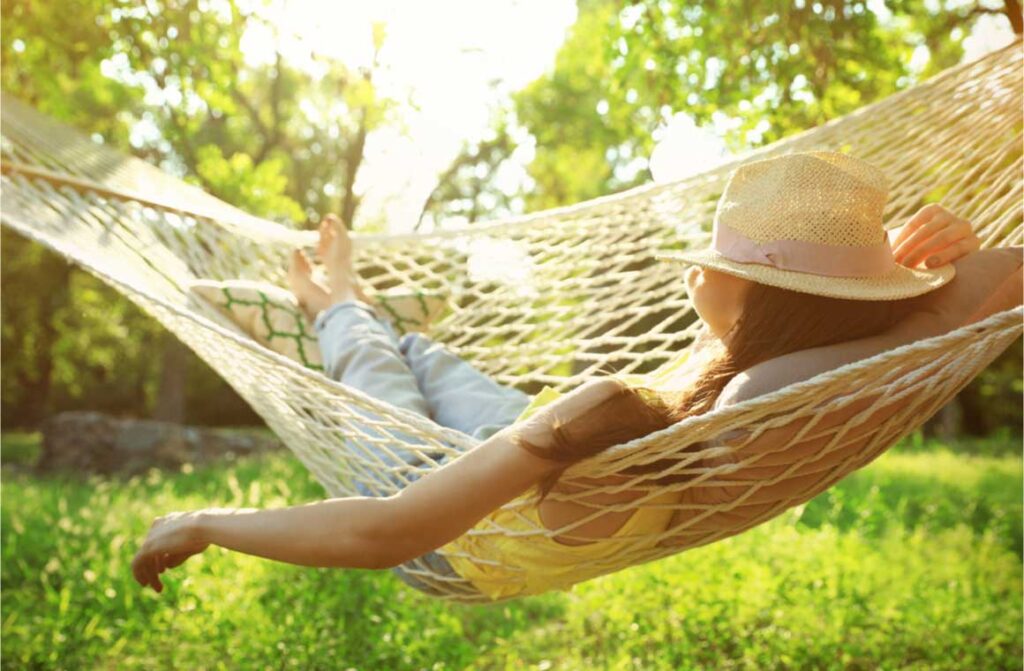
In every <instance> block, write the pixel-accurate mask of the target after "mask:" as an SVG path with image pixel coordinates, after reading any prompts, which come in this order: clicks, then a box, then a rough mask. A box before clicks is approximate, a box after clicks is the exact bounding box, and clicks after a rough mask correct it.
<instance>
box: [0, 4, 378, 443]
mask: <svg viewBox="0 0 1024 671" xmlns="http://www.w3.org/2000/svg"><path fill="white" fill-rule="evenodd" d="M0 11H2V19H3V21H2V23H0V55H2V58H3V68H2V69H0V82H2V85H3V88H4V91H5V93H7V94H12V95H15V96H17V97H19V98H21V99H23V100H25V101H27V102H28V103H30V104H31V105H33V106H35V107H36V108H37V109H39V110H40V111H42V112H44V113H47V114H50V115H52V116H54V117H56V118H58V119H60V120H62V121H65V122H68V123H71V124H72V125H74V126H76V127H78V128H79V129H81V130H83V131H85V132H87V133H90V134H93V136H94V137H96V138H98V139H101V140H102V141H103V142H106V143H108V144H110V145H112V146H114V147H117V148H119V149H121V150H125V151H131V152H133V153H134V154H136V155H137V156H140V157H142V158H145V159H147V160H150V161H151V162H154V163H157V164H159V165H160V166H161V167H163V168H164V169H167V170H170V171H171V172H174V173H177V174H179V175H181V176H182V177H184V178H185V179H187V180H189V181H191V182H193V183H196V184H198V185H200V186H201V187H203V188H204V189H206V190H208V191H210V192H211V193H213V194H214V195H217V196H219V197H221V198H223V199H224V200H227V201H228V202H231V203H233V204H235V205H238V206H240V207H242V208H244V209H246V210H248V211H250V212H252V213H253V214H256V215H259V216H265V217H270V218H274V219H278V220H280V221H282V222H286V223H288V222H303V221H304V220H307V219H311V220H313V221H316V220H318V219H319V218H320V216H321V215H322V214H324V213H326V212H328V211H340V212H342V214H343V217H344V218H345V221H346V223H347V224H348V225H349V226H352V224H353V222H354V220H355V216H356V211H357V209H358V205H359V199H358V195H357V194H356V193H355V189H354V185H355V181H356V175H357V173H358V170H359V167H360V166H361V163H362V159H363V151H364V147H365V144H366V140H367V137H368V135H369V134H371V133H372V132H374V131H375V130H376V129H377V128H380V127H382V126H385V125H387V124H390V123H393V122H394V121H395V115H394V113H393V109H394V106H395V103H394V101H392V100H390V99H388V98H385V97H381V96H380V95H379V94H378V93H377V91H376V89H375V87H374V84H373V76H374V68H375V67H376V66H377V64H378V62H377V59H376V58H375V59H374V61H373V64H372V65H371V66H370V67H369V68H363V69H352V68H349V67H347V66H345V65H344V64H342V63H338V62H335V61H331V60H329V59H324V58H322V57H320V56H318V55H316V54H313V55H312V58H311V63H313V65H312V66H311V65H309V64H306V66H305V67H299V66H297V65H295V64H292V63H289V62H288V61H287V60H286V59H285V58H284V57H283V56H282V49H281V48H280V47H281V44H282V41H283V40H286V39H288V38H287V36H281V35H278V34H276V32H275V31H274V28H273V26H269V25H268V24H267V22H266V20H265V19H264V18H263V17H262V15H261V14H260V13H259V11H258V9H253V8H252V6H251V5H249V4H245V5H243V4H242V3H236V2H233V1H231V2H226V3H220V4H218V5H216V6H215V7H208V6H206V4H205V3H201V2H199V1H198V0H154V1H152V2H147V3H145V4H143V5H131V4H125V3H123V2H119V1H118V0H84V1H83V2H76V3H64V4H60V3H43V4H40V3H30V2H28V1H27V0H11V2H6V3H4V4H3V6H2V9H0ZM250 29H253V30H262V31H263V34H264V35H267V34H269V36H270V38H269V44H270V45H271V47H272V48H271V49H270V50H269V52H268V53H264V54H262V55H263V59H262V60H259V59H257V60H256V61H255V62H254V61H253V58H252V54H248V53H246V52H245V50H244V49H243V47H242V39H243V37H244V36H245V35H246V32H247V31H248V30H250ZM384 38H385V34H384V31H383V27H382V26H378V27H376V28H375V29H374V49H375V51H376V52H377V53H379V51H380V49H381V47H382V45H383V42H384ZM257 55H259V54H257ZM0 251H2V254H3V270H4V277H5V282H4V288H3V302H2V311H3V320H4V329H3V352H4V398H3V419H4V421H5V422H7V423H8V424H7V425H8V426H11V425H17V424H21V425H29V426H31V425H34V424H36V423H37V422H38V421H39V420H40V419H41V418H42V417H44V416H45V415H46V414H47V413H48V412H50V411H52V410H55V409H60V408H63V407H73V406H75V405H76V404H79V403H82V402H83V399H84V398H88V399H89V405H90V406H91V407H97V408H98V407H102V406H105V405H106V404H105V402H104V398H109V399H111V400H113V399H115V398H116V399H119V401H118V402H119V403H121V402H123V405H121V406H118V407H123V408H124V409H127V410H129V411H131V412H133V413H136V414H144V413H147V412H155V414H157V415H158V416H160V417H162V418H165V419H178V420H180V419H181V418H182V415H183V412H184V406H185V404H186V403H187V404H188V405H189V407H196V406H197V405H198V406H202V405H203V404H195V403H194V402H190V401H189V399H188V394H183V393H181V392H182V390H189V392H188V393H192V392H191V390H198V389H203V390H206V391H205V392H203V393H210V394H216V395H230V394H229V390H228V389H227V388H226V387H225V386H224V385H223V383H220V384H219V385H213V384H210V383H209V382H208V381H206V380H205V378H204V379H202V380H196V379H190V380H188V382H187V384H186V380H185V378H184V375H185V371H186V369H188V370H193V371H196V373H195V374H197V375H200V376H209V375H212V373H211V372H209V371H207V370H206V369H205V368H204V367H203V366H202V364H201V363H200V362H199V361H198V359H196V358H195V357H194V356H192V355H188V356H187V357H185V356H184V351H183V349H182V346H181V345H180V344H179V343H177V341H176V340H174V339H173V338H168V337H164V336H162V335H161V334H162V333H163V331H162V329H161V328H160V327H159V325H157V324H156V323H155V322H153V321H152V320H149V319H148V318H147V317H145V316H144V315H142V313H141V312H139V311H138V310H136V309H135V308H134V306H132V305H131V304H130V303H129V302H128V301H127V300H126V299H124V298H123V297H121V296H119V295H117V294H116V293H115V292H113V291H112V290H109V289H107V288H105V287H101V286H100V285H99V284H98V283H96V282H95V280H94V279H93V278H91V277H89V276H86V275H84V274H83V273H82V272H81V271H79V270H78V269H68V268H67V266H65V265H63V261H61V260H60V259H58V257H56V256H54V255H52V254H49V253H48V252H44V251H42V250H40V249H38V248H37V247H35V246H34V245H33V244H30V243H27V242H25V241H23V240H20V239H19V238H17V237H16V236H13V235H9V234H7V233H6V232H5V236H4V244H3V248H2V250H0ZM8 271H10V272H8ZM19 283H23V284H24V286H25V290H24V291H19V292H15V291H14V290H12V289H13V287H15V286H17V285H18V284H19ZM37 287H47V289H48V290H47V293H46V296H45V297H44V298H42V299H41V297H40V295H39V293H38V290H37V289H36V288H37ZM97 292H98V293H97ZM95 295H98V296H100V297H101V300H96V301H95V302H93V301H91V300H88V301H87V300H84V299H85V298H86V297H89V298H92V297H94V296H95ZM84 305H90V306H91V308H90V309H94V310H98V311H100V314H102V315H104V316H105V317H110V318H109V319H98V318H93V317H94V316H95V315H89V314H85V313H84V312H82V310H81V308H82V306H84ZM72 315H74V316H76V317H80V318H81V319H79V320H77V321H76V319H74V318H72ZM76 329H77V330H76ZM72 330H74V332H73V333H72ZM112 333H120V336H119V337H121V338H123V339H124V340H125V346H124V347H123V348H121V351H120V352H119V354H118V356H119V359H118V361H117V362H116V369H114V370H112V369H111V367H110V366H111V365H112V364H111V362H110V361H109V360H108V359H107V358H105V356H106V355H105V354H104V353H105V352H106V350H105V349H104V347H102V346H101V343H104V342H107V337H108V336H109V335H110V334H112ZM141 343H147V344H149V343H164V344H163V349H164V351H163V352H162V353H161V352H158V351H157V352H154V351H152V349H151V348H152V345H148V347H149V348H150V349H149V350H147V349H146V348H139V347H135V345H138V344H141ZM183 360H184V363H183ZM161 362H163V365H161ZM72 364H73V365H72ZM66 370H68V371H69V370H78V371H79V372H81V371H89V370H92V371H95V372H96V375H95V376H92V375H89V374H84V373H83V374H80V375H79V377H77V378H76V377H75V376H74V375H73V374H71V373H68V374H67V375H64V374H63V373H61V372H60V371H66ZM129 387H130V388H131V393H121V392H120V391H118V390H119V389H126V388H129ZM230 396H231V397H232V398H233V399H234V400H232V401H230V402H228V403H227V405H228V406H234V407H236V408H237V407H239V403H240V402H239V403H236V402H235V401H237V398H236V397H233V395H230ZM113 405H114V406H117V404H116V403H115V404H113ZM235 417H245V418H246V419H248V420H250V421H251V419H252V418H253V416H252V414H251V412H249V413H247V414H246V413H244V412H243V413H241V414H240V413H238V412H235ZM227 419H228V420H229V421H230V417H228V418H227Z"/></svg>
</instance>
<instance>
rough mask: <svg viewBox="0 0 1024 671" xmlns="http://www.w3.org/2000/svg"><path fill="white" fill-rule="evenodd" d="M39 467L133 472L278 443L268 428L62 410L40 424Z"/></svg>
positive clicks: (267, 447)
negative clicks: (213, 425)
mask: <svg viewBox="0 0 1024 671" xmlns="http://www.w3.org/2000/svg"><path fill="white" fill-rule="evenodd" d="M41 431H42V434H43V444H42V453H41V455H40V457H39V462H38V463H37V464H36V469H37V470H38V471H40V472H52V471H77V472H81V473H83V474H84V473H102V474H110V473H139V472H143V471H145V470H147V469H149V468H152V467H157V468H166V469H178V468H180V467H181V466H182V465H183V464H186V463H192V464H201V463H205V462H209V461H212V460H214V459H220V458H225V457H228V458H230V457H235V456H242V455H246V454H254V453H258V452H266V451H268V450H274V449H280V448H281V447H283V446H282V444H281V442H280V440H278V439H277V437H275V436H274V435H273V434H270V433H265V434H260V433H255V432H242V431H238V430H231V429H209V428H203V427H195V426H181V425H178V424H172V423H168V422H157V421H154V420H145V419H119V418H116V417H111V416H109V415H104V414H102V413H98V412H62V413H60V414H58V415H55V416H53V417H50V418H49V419H47V420H46V421H45V422H44V423H43V426H42V427H41Z"/></svg>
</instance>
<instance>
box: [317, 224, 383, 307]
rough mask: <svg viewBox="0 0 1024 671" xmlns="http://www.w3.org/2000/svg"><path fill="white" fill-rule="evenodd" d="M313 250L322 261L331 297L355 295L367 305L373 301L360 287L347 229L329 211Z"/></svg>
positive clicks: (334, 298) (350, 297) (342, 298)
mask: <svg viewBox="0 0 1024 671" xmlns="http://www.w3.org/2000/svg"><path fill="white" fill-rule="evenodd" d="M316 252H317V255H318V256H319V257H320V260H321V261H322V262H323V264H324V270H325V271H326V273H327V289H328V291H329V293H330V297H331V298H332V299H333V300H335V301H343V300H351V299H352V298H357V299H359V300H360V301H362V302H364V303H366V304H368V305H371V306H373V305H375V301H371V300H370V298H369V297H368V296H367V295H366V292H364V291H363V288H362V286H360V282H359V274H358V273H357V272H356V271H355V269H354V268H353V267H352V240H351V239H350V238H349V236H348V229H347V228H345V224H343V223H342V222H341V220H340V219H338V217H336V216H334V215H333V214H328V215H327V216H325V217H324V220H323V221H322V222H320V241H319V242H318V243H317V247H316Z"/></svg>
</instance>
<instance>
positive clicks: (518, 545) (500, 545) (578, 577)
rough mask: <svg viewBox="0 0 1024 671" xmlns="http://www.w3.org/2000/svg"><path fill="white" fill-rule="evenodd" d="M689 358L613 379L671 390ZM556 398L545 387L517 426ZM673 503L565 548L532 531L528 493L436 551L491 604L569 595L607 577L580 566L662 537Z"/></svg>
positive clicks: (665, 499) (653, 506) (535, 516)
mask: <svg viewBox="0 0 1024 671" xmlns="http://www.w3.org/2000/svg"><path fill="white" fill-rule="evenodd" d="M689 358H690V350H689V348H687V349H686V350H683V351H682V352H681V353H680V354H679V355H677V356H676V357H675V358H673V359H670V360H669V361H667V362H666V363H665V364H663V365H662V366H660V367H659V368H658V369H657V370H655V371H653V372H651V373H647V374H645V375H635V374H634V375H615V376H613V377H615V378H617V379H619V380H622V381H624V382H626V383H627V384H631V385H643V386H645V387H648V388H651V389H659V390H660V389H675V388H678V387H679V386H681V385H683V384H685V377H686V376H684V375H680V373H681V372H683V371H682V368H683V365H684V364H685V363H686V361H687V360H689ZM560 396H561V393H560V392H558V391H557V390H555V389H552V388H551V387H545V388H544V389H543V390H542V391H541V392H540V393H538V394H537V395H536V396H535V397H534V398H533V400H532V401H531V402H530V405H529V406H527V407H526V409H525V410H524V411H523V412H522V413H521V414H520V415H519V417H518V419H517V421H519V420H523V419H526V418H527V417H529V416H530V415H532V414H533V413H534V412H536V411H537V410H538V409H540V408H541V407H542V406H544V405H547V404H548V403H551V402H552V401H554V400H555V399H557V398H559V397H560ZM678 499H679V494H678V493H677V492H668V493H666V494H665V495H663V496H659V497H656V498H653V499H651V500H650V503H649V505H648V506H645V507H643V508H639V509H637V511H636V512H635V513H633V515H632V516H630V517H629V519H627V520H626V523H625V524H624V525H623V526H622V527H621V528H620V529H619V530H618V531H616V532H615V533H614V534H612V535H610V536H609V537H608V538H607V539H602V540H601V541H600V542H595V543H589V544H586V545H566V544H564V543H561V542H559V541H556V540H555V539H554V538H551V537H549V536H545V535H543V533H542V532H538V531H537V530H538V529H540V530H544V529H545V526H544V524H543V523H542V522H541V520H540V516H539V511H538V508H537V505H536V502H537V501H536V492H535V490H533V489H532V488H531V489H530V490H528V491H527V492H525V493H524V494H522V495H520V496H519V497H518V498H516V499H514V500H513V501H511V502H510V503H509V506H508V507H507V508H506V507H503V508H499V509H498V510H496V511H494V512H493V513H491V514H490V515H488V516H487V517H485V518H484V519H482V520H481V521H480V522H479V523H478V524H477V525H476V526H475V527H474V528H473V531H475V532H476V533H473V534H469V533H467V534H463V535H462V536H460V537H459V538H457V539H456V540H454V541H452V542H451V543H448V544H447V545H444V546H443V547H441V548H440V549H439V550H438V551H439V552H441V553H443V554H444V555H445V556H446V558H447V559H448V561H449V563H451V565H452V567H453V568H454V569H455V570H456V571H458V573H459V575H461V576H462V577H464V578H466V579H467V580H469V581H470V582H472V583H473V585H474V586H476V588H477V589H479V590H480V591H481V592H482V593H483V594H486V595H488V596H490V597H491V598H492V599H499V598H503V597H510V596H525V595H529V594H540V593H542V592H547V591H549V590H569V589H571V586H572V584H574V583H577V582H582V581H583V580H586V579H589V578H591V577H595V576H596V575H600V574H601V573H606V572H607V570H601V569H600V568H599V567H595V566H593V565H592V564H591V565H588V566H584V564H588V563H589V562H592V561H594V560H601V559H602V558H608V557H612V556H614V555H616V554H617V553H618V552H619V551H620V550H621V549H623V547H624V546H630V547H632V548H633V549H635V545H634V543H635V540H634V539H635V537H636V536H638V535H641V536H642V535H648V534H656V533H660V532H662V531H664V530H665V528H666V527H667V526H668V523H669V522H670V521H671V519H672V515H673V513H674V511H673V509H672V508H671V506H672V505H673V504H675V503H678ZM510 532H511V533H510ZM517 533H518V534H519V535H516V534H517Z"/></svg>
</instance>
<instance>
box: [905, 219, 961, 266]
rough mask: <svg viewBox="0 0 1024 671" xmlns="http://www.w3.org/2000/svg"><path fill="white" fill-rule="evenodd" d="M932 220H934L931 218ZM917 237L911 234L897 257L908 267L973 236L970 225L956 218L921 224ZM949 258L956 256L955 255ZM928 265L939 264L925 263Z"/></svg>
mask: <svg viewBox="0 0 1024 671" xmlns="http://www.w3.org/2000/svg"><path fill="white" fill-rule="evenodd" d="M933 221H934V220H933ZM916 234H917V235H918V237H916V238H915V236H911V237H910V238H909V239H908V241H907V244H906V245H905V246H904V247H906V249H902V250H900V252H898V254H900V256H898V257H897V258H898V259H899V262H900V263H902V264H903V265H905V266H907V267H908V268H913V267H915V266H917V265H918V264H919V263H921V262H922V261H926V260H927V259H929V258H931V257H933V256H935V255H937V254H939V253H940V252H942V251H944V250H946V249H947V248H948V247H950V246H952V245H954V244H955V243H959V242H960V241H963V240H971V239H972V238H973V230H972V229H971V225H970V224H969V223H967V222H966V221H963V220H960V219H957V220H954V221H944V222H942V224H941V225H940V226H936V227H931V226H930V224H929V225H926V226H922V227H921V228H920V229H918V231H917V233H916ZM950 258H958V257H956V256H954V257H950ZM927 265H928V267H932V266H933V265H939V264H931V263H929V264H927Z"/></svg>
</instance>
